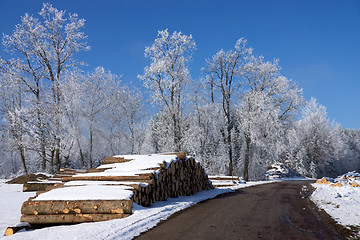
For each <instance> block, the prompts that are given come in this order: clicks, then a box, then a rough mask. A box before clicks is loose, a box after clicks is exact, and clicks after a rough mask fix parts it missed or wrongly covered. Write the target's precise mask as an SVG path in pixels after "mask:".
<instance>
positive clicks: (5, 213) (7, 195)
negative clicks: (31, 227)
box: [0, 179, 35, 237]
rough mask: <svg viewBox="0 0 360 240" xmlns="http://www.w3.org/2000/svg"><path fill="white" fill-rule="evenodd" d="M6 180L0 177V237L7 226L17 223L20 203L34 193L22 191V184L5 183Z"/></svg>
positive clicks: (19, 214)
mask: <svg viewBox="0 0 360 240" xmlns="http://www.w3.org/2000/svg"><path fill="white" fill-rule="evenodd" d="M6 181H7V180H3V179H0V237H1V236H2V235H3V234H4V233H5V229H6V228H7V227H9V226H15V225H17V224H18V223H19V220H20V216H21V205H22V203H23V202H25V201H26V200H28V198H29V197H33V196H34V195H35V193H34V192H23V191H22V184H5V182H6Z"/></svg>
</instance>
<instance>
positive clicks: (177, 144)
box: [173, 114, 181, 152]
mask: <svg viewBox="0 0 360 240" xmlns="http://www.w3.org/2000/svg"><path fill="white" fill-rule="evenodd" d="M173 125H174V151H175V152H181V143H180V126H179V123H178V119H177V117H176V115H175V114H173Z"/></svg>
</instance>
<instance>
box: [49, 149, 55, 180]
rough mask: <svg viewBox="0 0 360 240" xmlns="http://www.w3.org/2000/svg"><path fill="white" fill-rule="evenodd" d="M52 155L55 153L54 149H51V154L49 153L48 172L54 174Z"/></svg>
mask: <svg viewBox="0 0 360 240" xmlns="http://www.w3.org/2000/svg"><path fill="white" fill-rule="evenodd" d="M54 155H55V150H54V149H52V150H51V155H50V173H51V174H54Z"/></svg>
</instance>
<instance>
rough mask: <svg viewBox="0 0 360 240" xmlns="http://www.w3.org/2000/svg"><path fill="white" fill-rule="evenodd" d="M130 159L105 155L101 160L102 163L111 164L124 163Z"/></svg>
mask: <svg viewBox="0 0 360 240" xmlns="http://www.w3.org/2000/svg"><path fill="white" fill-rule="evenodd" d="M131 160H132V159H124V158H123V157H106V158H105V159H104V161H103V164H112V163H124V162H130V161H131Z"/></svg>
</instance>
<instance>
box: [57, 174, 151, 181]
mask: <svg viewBox="0 0 360 240" xmlns="http://www.w3.org/2000/svg"><path fill="white" fill-rule="evenodd" d="M151 176H152V175H151V174H141V175H137V176H74V177H63V178H62V179H61V180H62V181H63V182H69V181H83V180H86V181H87V180H89V181H135V182H146V180H151V179H152V178H151Z"/></svg>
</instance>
